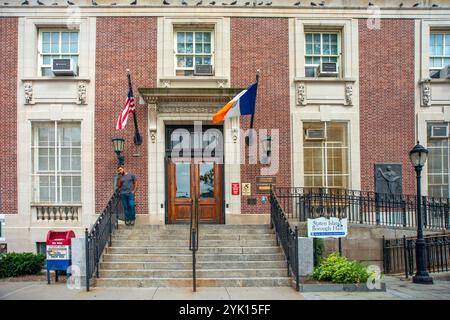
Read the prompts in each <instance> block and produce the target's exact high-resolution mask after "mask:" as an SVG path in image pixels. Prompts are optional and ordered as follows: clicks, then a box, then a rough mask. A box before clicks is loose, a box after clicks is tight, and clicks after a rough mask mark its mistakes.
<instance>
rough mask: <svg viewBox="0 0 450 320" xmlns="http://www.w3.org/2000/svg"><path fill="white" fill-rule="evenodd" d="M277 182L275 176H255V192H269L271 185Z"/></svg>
mask: <svg viewBox="0 0 450 320" xmlns="http://www.w3.org/2000/svg"><path fill="white" fill-rule="evenodd" d="M276 183H277V177H275V176H258V177H256V193H270V189H271V188H272V186H275V185H276Z"/></svg>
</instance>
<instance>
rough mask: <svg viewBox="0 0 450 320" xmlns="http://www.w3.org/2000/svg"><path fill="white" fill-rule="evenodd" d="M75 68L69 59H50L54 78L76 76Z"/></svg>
mask: <svg viewBox="0 0 450 320" xmlns="http://www.w3.org/2000/svg"><path fill="white" fill-rule="evenodd" d="M77 68H78V66H76V65H75V64H74V63H73V60H72V59H71V58H53V59H52V72H53V74H54V75H55V76H76V75H77Z"/></svg>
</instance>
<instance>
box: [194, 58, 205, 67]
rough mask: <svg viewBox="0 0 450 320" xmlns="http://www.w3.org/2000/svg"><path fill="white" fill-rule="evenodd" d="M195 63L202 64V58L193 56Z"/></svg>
mask: <svg viewBox="0 0 450 320" xmlns="http://www.w3.org/2000/svg"><path fill="white" fill-rule="evenodd" d="M195 64H196V65H199V64H203V58H202V57H196V58H195Z"/></svg>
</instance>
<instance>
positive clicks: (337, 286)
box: [300, 282, 386, 292]
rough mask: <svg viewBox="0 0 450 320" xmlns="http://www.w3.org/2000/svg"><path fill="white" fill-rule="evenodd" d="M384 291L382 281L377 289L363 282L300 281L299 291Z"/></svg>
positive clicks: (384, 286) (384, 285)
mask: <svg viewBox="0 0 450 320" xmlns="http://www.w3.org/2000/svg"><path fill="white" fill-rule="evenodd" d="M339 291H342V292H385V291H386V283H384V282H382V283H381V284H380V288H379V289H376V288H374V289H370V288H368V287H367V285H366V284H365V283H358V284H341V283H301V284H300V292H339Z"/></svg>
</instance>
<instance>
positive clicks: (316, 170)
mask: <svg viewBox="0 0 450 320" xmlns="http://www.w3.org/2000/svg"><path fill="white" fill-rule="evenodd" d="M303 128H304V135H303V156H304V170H305V183H304V185H305V187H325V188H344V189H346V188H348V184H349V165H348V155H349V147H348V137H347V124H346V123H339V122H310V123H306V122H305V123H304V124H303ZM312 132H314V134H312Z"/></svg>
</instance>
